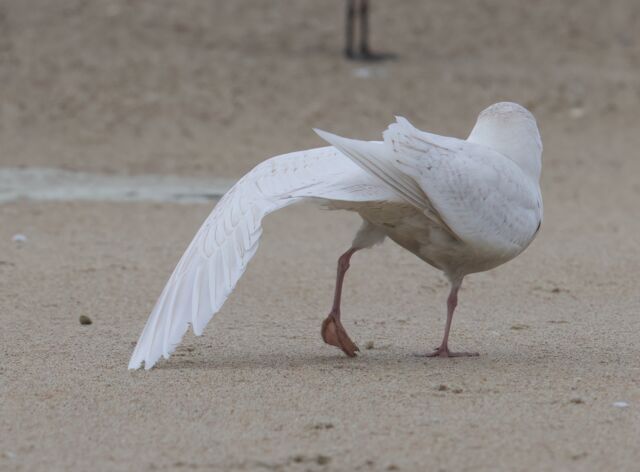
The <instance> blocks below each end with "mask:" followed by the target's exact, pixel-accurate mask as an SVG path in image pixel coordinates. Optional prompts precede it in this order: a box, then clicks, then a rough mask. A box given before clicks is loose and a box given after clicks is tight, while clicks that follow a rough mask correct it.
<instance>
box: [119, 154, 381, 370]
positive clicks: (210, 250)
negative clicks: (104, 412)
mask: <svg viewBox="0 0 640 472" xmlns="http://www.w3.org/2000/svg"><path fill="white" fill-rule="evenodd" d="M304 198H314V199H322V200H330V201H334V200H338V201H351V202H356V201H368V200H388V199H390V198H393V194H391V192H389V191H388V190H387V189H386V188H385V187H384V186H382V185H380V183H379V182H378V181H377V180H376V179H375V178H372V177H371V176H370V175H369V174H367V173H365V172H363V171H362V170H361V169H360V168H359V167H358V166H356V165H355V164H353V163H352V162H351V161H350V160H349V159H348V158H346V157H345V156H344V155H343V154H342V153H341V152H339V151H337V150H336V149H335V148H333V147H325V148H319V149H313V150H310V151H301V152H296V153H291V154H286V155H283V156H278V157H274V158H272V159H269V160H267V161H265V162H263V163H262V164H260V165H258V166H257V167H256V168H255V169H253V170H252V171H251V172H249V173H248V174H247V175H245V176H244V177H243V178H242V179H240V180H239V181H238V183H236V185H235V186H234V187H233V188H232V189H231V190H229V192H227V193H226V194H225V195H224V197H223V198H222V199H221V200H220V201H219V202H218V204H217V205H216V207H215V208H214V210H213V212H212V213H211V214H210V215H209V217H208V218H207V219H206V220H205V222H204V224H203V225H202V227H201V228H200V229H199V230H198V232H197V234H196V235H195V237H194V239H193V241H191V244H189V247H188V248H187V250H186V252H185V253H184V255H183V256H182V258H181V259H180V262H179V263H178V265H177V266H176V268H175V270H174V272H173V274H172V275H171V278H170V279H169V281H168V282H167V284H166V286H165V288H164V290H163V291H162V294H161V295H160V298H159V299H158V301H157V303H156V305H155V307H154V308H153V311H152V312H151V314H150V316H149V319H148V321H147V324H146V325H145V327H144V330H143V331H142V334H141V335H140V338H139V340H138V343H137V345H136V347H135V350H134V352H133V355H132V356H131V360H130V362H129V368H130V369H137V368H139V367H140V366H141V365H142V363H143V362H144V366H145V368H146V369H150V368H151V367H152V366H153V365H154V364H155V363H156V362H157V361H158V359H159V358H160V356H164V357H165V358H167V357H169V355H170V354H171V352H173V350H174V349H175V347H176V346H177V345H178V344H179V343H180V341H181V340H182V337H183V336H184V333H185V332H186V331H187V328H188V327H189V324H191V325H192V326H193V331H194V333H195V334H197V335H200V334H202V331H203V329H204V327H205V325H206V324H207V323H208V322H209V320H210V319H211V318H212V317H213V315H214V314H215V313H216V312H217V311H218V310H219V309H220V308H221V307H222V305H223V303H224V302H225V300H226V299H227V297H228V296H229V294H230V293H231V291H232V290H233V289H234V287H235V285H236V283H237V281H238V280H239V279H240V277H241V275H242V274H243V272H244V270H245V268H246V267H247V264H248V262H249V260H250V259H251V257H252V256H253V255H254V254H255V252H256V250H257V248H258V242H259V239H260V235H261V233H262V225H261V222H262V218H264V217H265V216H266V215H268V214H269V213H271V212H273V211H275V210H277V209H279V208H283V207H285V206H287V205H290V204H292V203H294V202H297V201H299V200H300V199H304Z"/></svg>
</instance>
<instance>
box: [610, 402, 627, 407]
mask: <svg viewBox="0 0 640 472" xmlns="http://www.w3.org/2000/svg"><path fill="white" fill-rule="evenodd" d="M613 406H615V407H616V408H627V407H628V406H629V404H628V403H627V402H613Z"/></svg>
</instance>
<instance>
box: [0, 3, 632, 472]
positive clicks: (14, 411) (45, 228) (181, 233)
mask: <svg viewBox="0 0 640 472" xmlns="http://www.w3.org/2000/svg"><path fill="white" fill-rule="evenodd" d="M511 3H512V2H507V1H484V2H462V1H453V2H435V1H418V0H412V1H403V2H382V1H380V2H375V3H374V6H375V15H374V18H373V19H374V25H373V31H374V46H376V47H377V48H378V49H380V50H386V51H392V52H395V53H398V54H399V58H398V60H397V61H394V62H390V63H383V64H379V65H375V66H368V65H364V64H351V63H347V62H345V61H343V60H342V58H341V57H340V56H339V51H340V49H341V35H340V33H341V26H342V17H341V13H342V10H341V9H342V2H340V1H337V0H336V1H331V2H318V1H315V2H314V1H311V0H305V1H301V0H295V1H294V0H288V1H285V0H278V1H271V2H263V1H258V0H251V1H244V2H223V1H208V2H205V1H195V0H193V1H185V2H181V3H180V4H178V3H175V2H170V1H156V2H123V1H109V2H106V1H105V2H96V1H94V2H87V1H84V2H83V1H71V0H64V1H62V0H61V1H58V2H46V1H44V0H43V1H31V2H22V1H19V0H11V1H10V0H4V1H1V2H0V82H1V83H2V87H1V88H0V106H1V109H0V112H1V113H0V143H2V144H1V147H0V165H1V166H2V167H10V166H46V167H55V168H64V169H70V170H78V171H87V172H106V173H118V174H147V173H159V174H166V175H184V176H199V175H207V176H213V177H237V176H239V175H241V174H242V173H243V172H246V171H247V170H248V169H249V168H250V167H251V166H252V165H254V164H255V163H257V162H259V161H261V160H263V159H264V158H266V157H268V156H270V155H273V154H277V153H279V152H284V151H289V150H294V149H298V148H303V147H311V146H316V145H319V144H320V141H319V139H318V138H317V137H315V136H314V135H313V133H312V132H311V131H310V128H311V127H312V126H319V127H325V128H328V129H330V130H334V131H338V132H341V133H344V134H347V135H353V136H358V137H363V138H364V137H370V138H374V137H376V136H377V135H378V133H379V131H380V130H381V129H383V128H384V126H385V125H386V124H387V123H388V122H389V121H390V119H391V117H392V115H393V114H394V113H402V114H404V115H406V116H407V117H409V118H410V119H412V120H413V121H414V122H415V123H416V124H417V125H418V126H420V127H423V128H428V129H430V130H432V131H435V132H440V133H443V134H452V135H459V136H463V135H464V134H465V133H466V132H468V130H469V128H470V127H471V126H472V124H473V122H474V120H475V115H476V114H477V112H478V111H479V110H481V109H482V108H483V107H485V106H487V105H488V104H490V103H492V102H494V101H497V100H502V99H510V100H516V101H519V102H521V103H523V104H525V105H527V106H529V107H530V108H531V109H532V110H533V111H534V113H535V114H536V116H537V117H538V120H539V122H540V128H541V130H542V134H543V140H544V144H545V158H544V159H545V160H544V176H543V194H544V197H545V223H544V226H543V231H542V232H541V234H540V236H539V237H538V239H537V240H536V241H535V243H534V244H533V245H532V246H531V247H530V248H529V249H528V250H527V251H526V253H525V254H523V255H522V256H521V257H519V258H518V259H516V260H515V261H513V262H511V263H509V264H507V265H505V266H503V267H501V268H499V269H497V270H495V271H493V272H490V273H486V274H478V275H474V276H471V277H469V278H468V279H467V280H466V282H465V285H464V287H463V290H462V292H461V299H460V306H459V310H458V313H457V316H456V319H455V322H454V328H453V334H452V344H453V347H454V348H458V349H466V350H479V351H480V352H481V357H479V358H475V359H456V360H440V359H437V360H427V359H424V358H419V357H415V356H414V354H415V353H419V352H426V351H427V350H430V349H431V348H432V347H434V346H435V345H436V344H437V343H438V342H439V340H440V336H441V334H442V328H443V324H444V308H445V306H444V301H445V298H446V291H447V288H446V283H445V280H444V278H443V277H442V276H441V275H439V274H438V273H437V272H436V271H434V270H432V269H431V268H429V267H428V266H426V265H425V264H424V263H422V262H420V261H419V260H417V259H416V258H415V257H413V256H411V255H410V254H408V253H405V252H403V251H402V250H401V249H399V248H398V247H396V246H394V245H393V244H392V243H389V242H387V243H385V245H384V246H382V247H379V248H376V249H373V250H370V251H367V252H364V253H362V254H358V255H357V256H356V257H355V258H354V261H353V264H352V269H351V271H350V273H349V275H348V279H347V282H346V288H345V300H344V303H345V305H344V318H345V323H346V325H347V328H348V329H349V331H350V334H351V335H352V337H353V338H354V339H355V340H356V342H358V343H359V344H360V346H361V348H363V352H362V355H361V356H359V357H358V358H357V359H347V358H344V357H343V356H342V355H341V354H340V353H339V352H338V351H337V350H335V349H333V348H330V347H328V346H325V345H324V344H323V343H322V341H321V339H320V336H319V327H320V322H321V320H322V319H323V317H324V316H325V315H326V312H327V311H328V309H329V305H330V302H331V297H332V289H333V277H334V270H335V258H336V257H337V255H339V254H340V252H341V251H342V250H344V249H345V248H346V247H347V245H348V243H349V242H350V240H351V237H352V235H353V233H354V231H355V230H356V228H357V227H358V224H359V223H358V219H357V217H355V216H354V215H349V214H344V213H332V212H326V211H321V210H318V209H315V208H313V207H309V206H301V207H297V208H290V209H287V210H285V211H283V212H281V213H278V214H275V215H273V216H272V217H270V218H269V219H268V220H267V221H266V225H265V236H264V240H263V243H262V247H261V250H260V251H259V252H258V255H257V256H256V258H255V260H254V261H253V262H252V264H251V266H250V268H249V270H248V271H247V273H246V275H245V277H244V278H243V279H242V280H241V282H240V284H239V286H238V288H237V290H236V292H235V293H234V294H233V296H232V297H231V298H230V299H229V301H228V302H227V304H226V305H225V306H224V308H223V310H222V311H221V312H220V313H219V314H218V315H217V317H216V318H215V319H214V321H213V322H212V323H211V324H210V326H209V327H208V328H207V330H206V332H205V336H203V337H201V338H195V337H193V336H192V335H189V336H187V337H186V338H185V341H184V342H183V344H182V346H181V347H180V348H179V350H178V352H177V353H176V354H175V355H174V356H173V357H172V358H171V359H170V361H168V362H163V363H161V364H160V365H159V366H158V367H157V368H156V369H154V370H153V371H150V372H129V371H127V370H126V364H127V361H128V357H129V355H130V353H131V350H132V348H133V344H134V342H135V340H136V339H137V336H138V335H139V333H140V330H141V328H142V326H143V324H144V322H145V320H146V317H147V314H148V312H149V310H150V308H151V307H152V305H153V303H154V301H155V298H156V297H157V295H158V293H159V291H160V290H161V288H162V286H163V284H164V282H165V281H166V278H167V277H168V275H169V273H170V271H171V269H172V267H173V265H174V264H175V262H176V261H177V258H178V257H179V255H180V254H181V253H182V250H183V249H184V247H185V246H186V244H187V243H188V241H189V240H190V238H191V237H192V235H193V233H194V232H195V230H196V229H197V227H198V226H199V224H200V222H201V221H202V220H203V219H204V217H205V216H206V215H207V214H208V212H209V211H210V209H211V205H209V204H189V205H187V204H168V203H37V202H13V203H5V204H2V205H1V206H0V222H1V224H0V281H1V283H0V325H1V326H2V329H1V330H0V356H1V357H0V359H1V362H0V400H1V401H0V470H19V471H31V470H42V471H45V470H46V471H49V470H276V471H289V470H292V471H296V470H299V471H303V470H312V471H322V470H362V471H366V470H434V471H437V470H442V471H458V470H522V471H524V470H625V471H626V470H628V471H634V470H638V467H639V466H638V464H639V463H640V450H639V449H638V447H637V444H638V437H640V317H639V316H638V314H639V312H640V295H639V292H638V288H637V285H638V284H637V281H638V279H639V277H640V238H638V234H640V218H638V203H639V202H640V183H638V176H639V175H640V159H639V158H638V152H637V149H639V148H640V133H638V122H639V119H640V36H638V34H637V30H638V24H639V22H640V6H639V5H638V4H637V2H633V1H631V0H629V1H614V2H610V3H608V4H607V7H606V9H604V8H602V7H599V5H600V4H601V2H597V1H582V2H577V1H575V2H555V1H540V2H536V3H535V7H528V8H527V7H525V6H524V3H523V5H522V6H514V5H511ZM363 76H366V77H368V78H363ZM16 233H23V234H25V235H26V236H27V238H28V239H27V241H26V242H24V243H16V242H14V241H12V236H13V235H14V234H16ZM80 315H87V316H89V317H91V318H92V320H93V324H92V325H90V326H81V325H80V324H79V322H78V317H79V316H80ZM370 343H372V346H373V348H372V349H364V346H365V345H371V344H370ZM614 402H626V403H627V404H628V407H627V408H616V407H614V406H613V403H614Z"/></svg>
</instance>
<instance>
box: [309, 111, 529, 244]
mask: <svg viewBox="0 0 640 472" xmlns="http://www.w3.org/2000/svg"><path fill="white" fill-rule="evenodd" d="M318 133H319V134H320V136H321V137H322V138H323V139H325V140H326V141H328V142H329V143H330V144H333V145H334V146H335V147H337V148H338V149H340V150H341V151H342V152H344V153H345V154H346V155H348V156H349V157H350V158H351V159H353V161H354V162H355V163H357V164H358V165H360V166H361V167H362V168H363V169H364V170H366V171H367V172H369V173H371V174H372V175H374V176H376V177H377V178H378V179H380V180H381V181H382V182H384V183H385V184H386V185H388V186H389V187H390V188H392V189H393V190H394V191H395V192H396V193H397V194H399V195H400V196H401V197H402V198H404V199H405V201H407V202H409V203H411V204H413V205H415V206H417V207H418V208H420V209H422V210H423V211H424V212H425V214H426V215H427V216H428V217H430V218H433V219H435V220H439V221H440V222H441V223H442V224H443V226H444V227H445V228H447V229H448V230H449V231H450V232H451V234H452V235H454V236H455V237H457V238H459V239H461V240H462V241H465V242H467V243H469V244H472V245H474V246H476V247H482V248H484V249H486V250H490V251H493V252H496V253H504V254H509V253H512V252H519V251H521V250H522V249H524V248H525V247H526V245H527V244H528V243H529V241H530V240H531V236H532V235H533V234H534V233H535V231H536V229H537V227H538V224H539V221H540V216H541V200H540V192H539V189H538V186H537V185H536V184H535V183H534V182H532V181H531V180H530V179H528V178H527V177H526V176H525V175H524V174H523V172H522V171H521V169H520V168H519V167H518V166H517V165H516V164H515V163H513V162H512V161H511V160H509V159H508V158H507V157H505V156H503V155H502V154H500V153H498V152H496V151H494V150H492V149H489V148H487V147H485V146H481V145H478V144H475V143H470V142H467V141H465V140H460V139H456V138H447V137H443V136H438V135H435V134H431V133H426V132H423V131H420V130H418V129H416V128H414V127H413V126H412V125H411V124H410V123H409V122H408V121H407V120H405V119H404V118H400V117H399V118H398V119H397V122H396V123H394V124H392V125H390V126H389V128H388V129H387V130H386V131H385V133H384V142H383V143H380V142H368V141H358V140H353V139H347V138H342V137H339V136H336V135H332V134H330V133H326V132H323V131H318Z"/></svg>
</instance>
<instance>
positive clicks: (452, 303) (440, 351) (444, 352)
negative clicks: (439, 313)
mask: <svg viewBox="0 0 640 472" xmlns="http://www.w3.org/2000/svg"><path fill="white" fill-rule="evenodd" d="M461 284H462V280H460V281H456V282H452V283H451V292H449V298H447V324H446V326H445V328H444V338H443V339H442V344H440V347H438V348H436V349H435V350H434V351H433V352H432V353H430V354H427V357H467V356H479V355H480V354H479V353H477V352H452V351H449V345H448V343H449V331H450V330H451V322H452V321H453V312H454V311H455V309H456V306H457V305H458V290H459V289H460V285H461Z"/></svg>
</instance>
